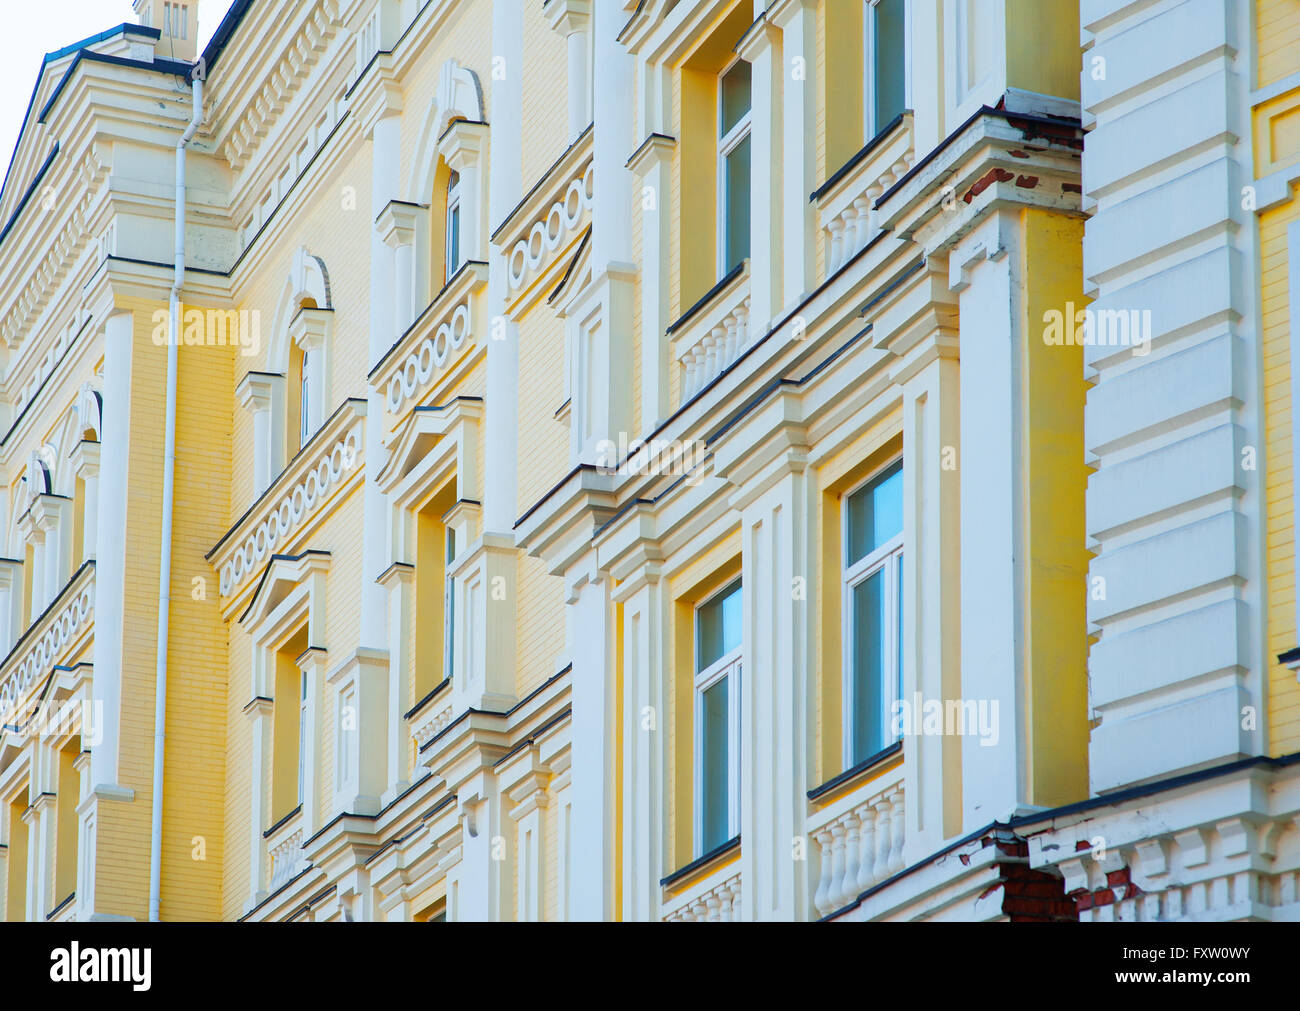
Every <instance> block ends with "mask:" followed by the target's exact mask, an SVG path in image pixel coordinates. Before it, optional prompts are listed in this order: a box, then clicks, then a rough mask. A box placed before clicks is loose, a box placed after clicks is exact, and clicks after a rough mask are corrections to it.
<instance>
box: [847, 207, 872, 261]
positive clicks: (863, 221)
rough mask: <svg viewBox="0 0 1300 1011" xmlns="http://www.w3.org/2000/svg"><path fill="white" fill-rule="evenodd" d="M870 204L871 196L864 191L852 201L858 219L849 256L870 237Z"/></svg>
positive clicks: (863, 246) (864, 246) (859, 249)
mask: <svg viewBox="0 0 1300 1011" xmlns="http://www.w3.org/2000/svg"><path fill="white" fill-rule="evenodd" d="M871 204H872V200H871V198H870V197H868V196H867V195H866V194H865V193H864V194H863V195H862V196H860V197H858V198H857V199H856V200H854V201H853V209H854V210H855V211H857V215H858V220H857V228H856V229H855V230H854V233H853V250H852V252H851V253H850V254H849V255H850V256H852V255H854V254H855V253H858V252H860V251H861V250H862V249H864V248H866V245H867V241H868V240H869V239H870V238H871Z"/></svg>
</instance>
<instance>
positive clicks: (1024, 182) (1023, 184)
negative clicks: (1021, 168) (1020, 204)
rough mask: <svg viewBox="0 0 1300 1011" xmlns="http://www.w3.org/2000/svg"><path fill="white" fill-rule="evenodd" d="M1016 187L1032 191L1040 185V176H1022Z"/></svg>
mask: <svg viewBox="0 0 1300 1011" xmlns="http://www.w3.org/2000/svg"><path fill="white" fill-rule="evenodd" d="M1016 185H1017V186H1019V187H1020V188H1021V189H1022V190H1032V189H1033V188H1034V187H1035V186H1037V185H1038V176H1021V177H1020V178H1019V179H1017V180H1016Z"/></svg>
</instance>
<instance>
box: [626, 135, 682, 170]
mask: <svg viewBox="0 0 1300 1011" xmlns="http://www.w3.org/2000/svg"><path fill="white" fill-rule="evenodd" d="M676 150H677V138H676V137H669V136H668V135H667V134H666V133H652V134H650V136H649V137H647V138H646V139H645V140H643V141H642V142H641V145H640V146H639V147H638V148H637V149H636V150H635V151H633V152H632V157H631V158H629V159H628V160H627V167H628V168H629V169H630V170H631V171H632V173H633V174H634V175H636V176H638V177H639V178H641V179H644V178H645V177H646V176H647V175H649V174H650V173H651V172H652V171H654V170H655V169H656V168H660V167H661V166H664V165H667V164H668V163H669V162H670V161H672V157H673V152H674V151H676Z"/></svg>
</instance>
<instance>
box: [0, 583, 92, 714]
mask: <svg viewBox="0 0 1300 1011" xmlns="http://www.w3.org/2000/svg"><path fill="white" fill-rule="evenodd" d="M94 610H95V567H94V565H87V566H85V567H84V568H83V569H82V571H81V574H80V575H79V576H78V578H77V579H75V580H74V581H73V582H72V583H70V584H69V585H68V587H67V589H65V590H64V591H63V594H62V596H61V597H60V599H59V601H57V602H56V606H55V607H52V608H51V609H50V611H49V612H48V613H47V614H46V615H45V617H44V618H43V620H42V621H40V622H39V623H38V624H37V625H35V626H34V627H33V628H32V629H31V630H30V631H29V632H28V635H27V637H26V640H25V641H24V642H23V643H22V644H21V646H20V648H19V649H18V650H16V651H15V652H14V653H12V654H10V657H9V660H8V662H7V663H5V665H4V666H3V667H0V721H4V722H9V720H10V716H11V715H12V713H13V710H14V708H15V706H16V705H17V704H18V702H19V700H20V699H21V698H22V697H23V695H24V694H25V693H26V692H27V691H28V690H29V689H30V688H32V686H33V685H35V684H37V683H38V682H39V681H40V680H41V679H42V678H43V677H44V676H45V675H46V674H48V673H49V672H50V671H51V670H52V669H53V668H54V665H55V664H56V663H58V662H59V661H60V660H62V659H63V658H64V656H65V655H66V654H67V653H68V650H69V648H70V647H71V646H72V645H73V644H74V643H76V642H77V641H78V640H79V639H80V638H81V637H82V636H83V635H84V634H85V632H86V631H87V629H88V628H89V626H90V624H91V619H92V616H93V614H94Z"/></svg>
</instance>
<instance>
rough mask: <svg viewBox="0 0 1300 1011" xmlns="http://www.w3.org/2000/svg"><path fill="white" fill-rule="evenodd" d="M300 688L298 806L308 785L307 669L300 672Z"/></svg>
mask: <svg viewBox="0 0 1300 1011" xmlns="http://www.w3.org/2000/svg"><path fill="white" fill-rule="evenodd" d="M299 676H300V681H299V688H298V806H299V807H302V805H303V803H304V801H305V800H306V797H305V793H306V786H307V759H308V755H307V696H308V682H309V681H310V677H309V676H308V674H307V672H306V671H301V672H300V675H299Z"/></svg>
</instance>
